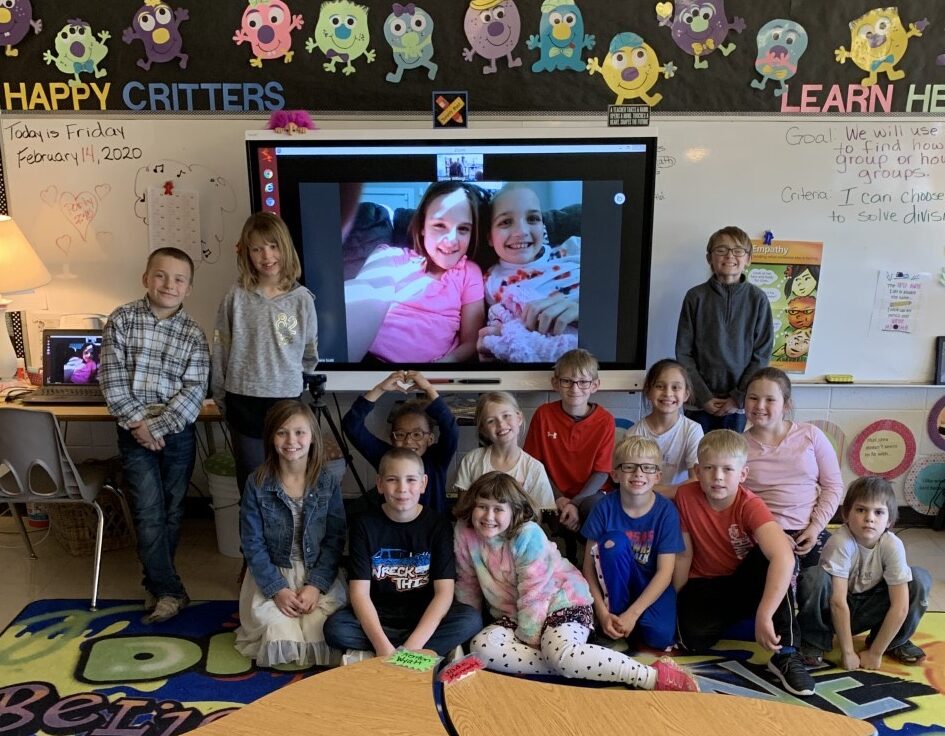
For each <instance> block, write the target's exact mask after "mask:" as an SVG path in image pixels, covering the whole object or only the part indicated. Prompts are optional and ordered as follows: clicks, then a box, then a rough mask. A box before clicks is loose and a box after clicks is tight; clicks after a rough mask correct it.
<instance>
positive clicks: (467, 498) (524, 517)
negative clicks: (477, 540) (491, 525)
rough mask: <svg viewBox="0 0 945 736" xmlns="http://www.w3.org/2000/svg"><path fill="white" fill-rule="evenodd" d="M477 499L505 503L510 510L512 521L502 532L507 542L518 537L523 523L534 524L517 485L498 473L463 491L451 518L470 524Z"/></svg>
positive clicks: (532, 510)
mask: <svg viewBox="0 0 945 736" xmlns="http://www.w3.org/2000/svg"><path fill="white" fill-rule="evenodd" d="M480 498H482V499H485V500H487V501H497V502H498V503H507V504H508V505H509V506H510V507H511V509H512V521H511V522H510V523H509V528H508V529H507V530H506V531H505V535H506V537H508V538H510V539H511V538H512V537H514V536H515V535H516V534H517V533H518V531H519V529H521V527H522V525H523V524H524V523H525V522H527V521H537V520H538V512H537V511H536V510H535V506H534V505H533V503H532V500H531V498H529V497H528V494H527V493H525V491H524V489H523V488H522V486H521V484H520V483H519V482H518V481H517V480H515V478H513V477H512V476H511V475H508V474H507V473H503V472H502V471H501V470H492V471H490V472H488V473H486V474H485V475H483V476H481V477H480V478H478V479H476V480H475V481H474V482H473V484H472V485H471V486H469V488H467V489H466V490H465V491H463V492H462V494H461V495H460V497H459V501H458V502H457V503H456V506H454V507H453V515H454V516H455V517H456V518H457V519H462V520H464V521H466V522H467V523H468V522H470V520H471V519H472V512H473V509H474V508H476V501H477V500H478V499H480Z"/></svg>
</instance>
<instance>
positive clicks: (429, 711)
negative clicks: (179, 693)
mask: <svg viewBox="0 0 945 736" xmlns="http://www.w3.org/2000/svg"><path fill="white" fill-rule="evenodd" d="M191 733H193V734H195V735H196V736H264V735H265V734H273V736H302V735H304V734H329V735H330V736H348V735H349V734H350V736H375V735H376V736H408V734H409V735H410V736H446V729H445V728H444V727H443V724H442V722H441V721H440V716H439V714H438V713H437V710H436V704H435V702H434V699H433V672H432V671H431V672H415V671H414V670H409V669H405V668H403V667H395V666H394V665H392V664H387V663H386V662H385V661H384V660H383V659H380V658H375V659H368V660H365V661H364V662H358V663H357V664H353V665H348V666H347V667H336V668H335V669H332V670H328V671H326V672H320V673H319V674H317V675H313V676H311V677H307V678H305V679H304V680H300V681H299V682H295V683H293V684H291V685H287V686H286V687H284V688H281V689H280V690H276V691H275V692H274V693H270V694H269V695H267V696H265V697H263V698H260V699H259V700H257V701H255V702H253V703H250V704H249V705H247V706H245V707H244V708H240V709H239V710H238V711H235V712H233V713H231V714H230V715H228V716H226V717H224V718H221V719H220V720H218V721H213V722H212V723H209V724H207V725H206V726H201V727H200V728H198V729H195V730H194V731H191Z"/></svg>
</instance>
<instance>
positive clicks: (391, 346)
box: [369, 250, 484, 363]
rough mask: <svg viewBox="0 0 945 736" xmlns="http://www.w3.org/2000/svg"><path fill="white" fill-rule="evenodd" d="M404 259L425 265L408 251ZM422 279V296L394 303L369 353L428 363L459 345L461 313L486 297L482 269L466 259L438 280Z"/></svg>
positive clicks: (393, 358)
mask: <svg viewBox="0 0 945 736" xmlns="http://www.w3.org/2000/svg"><path fill="white" fill-rule="evenodd" d="M402 258H403V263H407V262H411V263H412V262H416V265H417V268H418V269H423V268H424V264H425V262H426V259H425V258H421V257H420V256H417V255H416V254H415V253H412V252H411V251H406V250H405V251H404V254H403V256H402ZM422 278H423V279H424V280H425V281H427V282H428V283H426V286H425V288H424V289H423V290H422V292H420V294H419V296H417V297H415V298H414V299H411V300H410V301H406V302H398V303H395V304H392V305H391V307H390V309H389V310H388V312H387V316H385V317H384V321H383V322H382V323H381V326H380V329H378V331H377V336H376V337H375V338H374V342H373V343H372V344H371V347H370V350H369V352H370V353H372V354H373V355H376V356H377V357H378V358H381V359H382V360H387V361H391V362H394V363H398V362H404V361H409V362H412V363H429V362H432V361H435V360H439V359H440V358H442V357H443V356H444V355H446V354H447V353H449V352H450V351H451V350H453V349H455V348H456V347H458V346H459V326H460V310H461V309H462V307H463V305H464V304H470V303H472V302H476V301H482V300H483V297H484V288H483V283H482V269H480V268H479V266H478V264H476V263H474V262H473V261H470V260H469V259H468V258H465V257H464V258H463V259H462V260H461V261H460V262H459V263H457V264H456V265H455V266H453V268H451V269H450V270H449V271H444V272H443V273H442V274H441V276H440V278H439V279H435V278H433V277H432V276H429V275H427V274H426V273H424V274H423V276H422Z"/></svg>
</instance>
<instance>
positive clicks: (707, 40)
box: [656, 0, 745, 69]
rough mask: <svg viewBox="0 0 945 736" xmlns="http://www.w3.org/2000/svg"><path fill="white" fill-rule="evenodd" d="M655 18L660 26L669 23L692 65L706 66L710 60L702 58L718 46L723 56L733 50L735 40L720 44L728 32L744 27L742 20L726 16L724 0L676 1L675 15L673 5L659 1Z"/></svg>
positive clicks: (696, 66) (677, 42)
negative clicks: (690, 58)
mask: <svg viewBox="0 0 945 736" xmlns="http://www.w3.org/2000/svg"><path fill="white" fill-rule="evenodd" d="M656 17H657V18H658V19H659V23H660V25H661V26H669V27H670V29H671V30H672V33H673V40H674V41H675V42H676V45H677V46H679V48H681V49H682V50H683V51H685V52H686V53H687V54H692V55H693V56H694V57H695V61H694V62H693V66H694V67H695V68H696V69H705V68H706V67H708V66H709V62H707V61H705V60H703V58H702V57H703V56H708V55H709V54H711V53H712V52H713V51H715V50H716V49H718V50H719V51H721V52H722V55H723V56H728V55H729V54H730V53H732V52H733V51H734V50H735V44H734V43H727V44H726V43H723V41H725V38H726V37H727V36H728V34H729V32H730V31H735V32H736V33H741V32H742V31H744V30H745V19H744V18H739V17H737V16H736V17H735V18H734V19H733V20H732V22H731V23H730V22H729V21H728V20H726V18H725V0H676V15H675V17H674V16H673V4H672V3H671V2H661V3H658V4H657V6H656Z"/></svg>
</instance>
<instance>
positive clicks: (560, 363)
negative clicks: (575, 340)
mask: <svg viewBox="0 0 945 736" xmlns="http://www.w3.org/2000/svg"><path fill="white" fill-rule="evenodd" d="M599 368H600V364H599V363H598V362H597V358H595V357H594V355H593V354H592V353H591V352H590V351H588V350H585V349H584V348H574V350H569V351H568V352H566V353H564V354H563V355H562V356H561V357H560V358H558V360H557V361H555V376H564V375H566V374H568V373H570V374H571V375H576V376H579V375H581V374H587V375H588V376H590V377H591V378H592V379H594V380H597V371H598V369H599Z"/></svg>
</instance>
